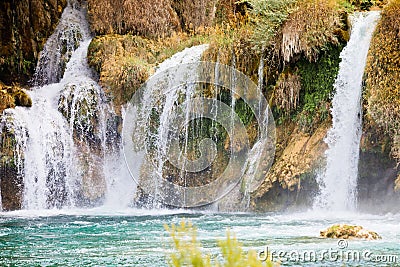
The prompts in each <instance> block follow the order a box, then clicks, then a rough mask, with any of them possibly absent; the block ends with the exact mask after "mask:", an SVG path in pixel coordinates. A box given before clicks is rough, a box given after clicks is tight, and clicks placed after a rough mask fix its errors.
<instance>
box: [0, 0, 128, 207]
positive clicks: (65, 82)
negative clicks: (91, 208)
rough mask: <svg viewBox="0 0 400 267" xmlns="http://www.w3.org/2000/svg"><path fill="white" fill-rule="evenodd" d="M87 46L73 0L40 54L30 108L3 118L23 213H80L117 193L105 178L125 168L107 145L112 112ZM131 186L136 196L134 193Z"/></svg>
mask: <svg viewBox="0 0 400 267" xmlns="http://www.w3.org/2000/svg"><path fill="white" fill-rule="evenodd" d="M90 42H91V35H90V30H89V26H88V23H87V21H86V18H85V9H84V7H81V6H80V5H78V4H76V3H74V2H72V1H71V2H69V3H68V5H67V7H66V8H65V9H64V12H63V14H62V17H61V19H60V22H59V25H58V26H57V28H56V30H55V32H54V33H53V35H52V36H51V37H50V38H49V39H48V41H47V43H46V45H45V48H44V50H43V51H42V52H41V55H40V59H39V62H38V66H37V68H36V73H35V75H34V84H36V85H41V87H35V88H33V89H32V90H31V91H30V92H29V95H30V97H31V98H32V102H33V105H32V107H31V108H22V107H17V108H16V109H15V110H9V111H7V113H6V115H7V116H4V117H3V122H2V124H4V125H5V126H6V127H8V128H10V129H13V133H14V135H15V139H16V140H17V142H16V143H17V147H16V150H17V151H18V153H19V152H21V154H22V155H23V156H18V159H16V161H17V162H18V166H17V167H18V175H19V176H22V177H23V203H22V207H23V208H24V209H46V208H54V207H56V208H61V207H74V206H79V205H81V204H82V203H81V202H82V201H85V202H88V201H89V202H90V201H91V200H96V199H99V198H102V197H104V194H105V191H106V187H110V188H112V187H113V186H114V187H115V184H116V182H115V181H114V180H112V181H109V180H110V179H111V178H109V180H107V177H113V179H114V177H115V176H116V173H115V172H116V169H117V170H120V169H121V168H120V166H117V165H118V164H116V162H122V161H121V160H119V159H118V157H116V156H115V155H113V156H110V157H109V154H110V153H108V152H109V151H110V150H112V154H117V155H119V151H120V150H119V148H118V146H117V148H115V145H113V144H112V143H113V141H115V140H109V139H110V138H112V137H110V130H109V129H108V124H107V118H108V117H109V116H110V115H111V116H112V115H113V114H112V113H113V112H112V109H111V108H110V106H109V105H108V104H107V103H105V102H104V96H103V92H102V90H101V88H100V87H99V86H98V85H97V83H96V82H95V81H94V80H93V77H94V75H93V73H92V71H91V69H90V68H89V66H88V64H87V58H86V55H87V51H88V46H89V44H90ZM64 70H65V72H64ZM7 120H8V121H7ZM115 143H118V142H115ZM18 153H17V155H19V154H18ZM106 163H107V164H106ZM130 182H131V181H130ZM127 187H130V188H131V192H130V194H131V195H132V190H133V188H134V186H132V184H127Z"/></svg>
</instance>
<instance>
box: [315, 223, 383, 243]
mask: <svg viewBox="0 0 400 267" xmlns="http://www.w3.org/2000/svg"><path fill="white" fill-rule="evenodd" d="M320 236H321V237H323V238H340V239H353V238H354V239H366V240H376V239H381V236H380V235H378V234H377V233H376V232H373V231H369V230H367V229H364V228H363V227H362V226H359V225H347V224H335V225H332V226H331V227H329V228H328V229H326V230H325V231H320Z"/></svg>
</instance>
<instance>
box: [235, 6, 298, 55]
mask: <svg viewBox="0 0 400 267" xmlns="http://www.w3.org/2000/svg"><path fill="white" fill-rule="evenodd" d="M240 2H241V3H248V4H249V5H250V7H251V9H250V21H251V22H252V23H253V25H254V35H253V43H254V45H255V46H256V47H257V48H259V49H261V50H263V49H265V48H267V47H269V46H271V45H273V42H274V37H275V36H276V34H277V33H278V29H279V27H280V26H281V25H282V24H283V23H284V22H285V21H286V19H287V18H288V16H289V13H290V12H291V11H293V10H294V4H295V2H296V0H269V1H265V0H243V1H240Z"/></svg>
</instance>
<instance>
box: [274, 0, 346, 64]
mask: <svg viewBox="0 0 400 267" xmlns="http://www.w3.org/2000/svg"><path fill="white" fill-rule="evenodd" d="M340 26H341V25H340V14H339V11H338V6H337V2H336V1H334V0H299V1H298V2H297V4H296V9H295V11H294V12H292V13H291V14H290V15H289V17H288V19H287V20H286V22H285V23H284V24H283V26H282V42H281V45H279V46H278V49H279V50H280V52H281V55H282V58H283V60H284V61H286V62H290V61H291V59H292V58H293V57H294V56H295V55H298V54H301V53H303V54H304V56H305V57H306V58H307V59H308V60H309V61H316V59H317V58H318V55H319V52H320V51H321V50H322V49H324V48H325V47H326V46H327V44H337V43H338V38H337V34H336V33H337V31H338V30H339V29H340Z"/></svg>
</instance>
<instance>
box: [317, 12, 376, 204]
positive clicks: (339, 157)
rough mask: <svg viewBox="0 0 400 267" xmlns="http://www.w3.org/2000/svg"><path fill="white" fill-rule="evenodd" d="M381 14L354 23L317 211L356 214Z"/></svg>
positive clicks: (320, 178)
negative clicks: (365, 103)
mask: <svg viewBox="0 0 400 267" xmlns="http://www.w3.org/2000/svg"><path fill="white" fill-rule="evenodd" d="M378 18H379V12H376V11H372V12H368V13H357V14H355V15H354V17H353V19H352V31H351V37H350V40H349V42H348V44H347V46H346V47H345V48H344V49H343V51H342V53H341V54H340V57H341V59H342V61H341V63H340V68H339V73H338V76H337V78H336V81H335V84H334V87H335V90H336V92H335V96H334V98H333V106H332V110H331V111H332V117H333V125H332V128H331V129H330V130H329V132H328V136H327V138H326V140H325V141H326V142H327V144H328V146H329V149H328V150H327V152H326V159H327V163H326V169H325V171H324V172H323V173H321V174H320V175H318V177H317V179H318V183H319V185H320V191H321V192H320V194H319V195H318V196H317V198H316V201H315V207H316V208H324V209H326V208H329V209H331V210H332V209H333V210H354V209H355V208H356V199H357V175H358V158H359V145H360V138H361V122H362V121H361V120H362V114H361V112H362V110H361V95H362V94H361V92H362V79H363V74H364V68H365V64H366V59H367V54H368V49H369V44H370V41H371V38H372V34H373V32H374V29H375V26H376V23H377V21H378Z"/></svg>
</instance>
